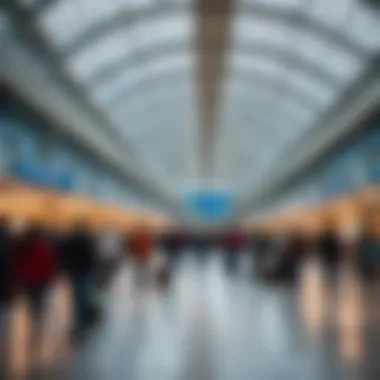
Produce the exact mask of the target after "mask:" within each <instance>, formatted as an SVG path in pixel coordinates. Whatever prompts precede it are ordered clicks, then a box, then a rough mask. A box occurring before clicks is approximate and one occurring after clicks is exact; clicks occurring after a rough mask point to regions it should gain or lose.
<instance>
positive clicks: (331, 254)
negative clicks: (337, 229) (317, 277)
mask: <svg viewBox="0 0 380 380" xmlns="http://www.w3.org/2000/svg"><path fill="white" fill-rule="evenodd" d="M340 248H341V247H340V242H339V238H338V237H337V236H336V235H335V234H333V233H330V232H326V233H324V234H323V235H322V236H321V238H320V241H319V254H320V257H321V259H322V262H323V263H324V264H325V265H336V264H338V262H339V258H340Z"/></svg>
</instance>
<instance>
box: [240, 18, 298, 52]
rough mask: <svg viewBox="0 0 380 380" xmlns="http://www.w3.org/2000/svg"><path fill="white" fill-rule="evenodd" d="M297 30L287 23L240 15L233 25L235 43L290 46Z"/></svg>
mask: <svg viewBox="0 0 380 380" xmlns="http://www.w3.org/2000/svg"><path fill="white" fill-rule="evenodd" d="M296 33H297V30H296V29H295V28H294V27H293V26H292V25H290V24H287V23H285V22H275V21H273V20H267V19H265V18H259V17H257V18H256V17H252V16H248V15H244V14H241V13H240V14H238V15H237V16H236V17H235V20H234V25H233V41H234V42H235V43H239V42H254V43H258V44H260V43H261V44H263V43H264V44H268V45H275V46H276V45H279V46H290V45H291V44H292V40H293V39H294V36H295V35H296Z"/></svg>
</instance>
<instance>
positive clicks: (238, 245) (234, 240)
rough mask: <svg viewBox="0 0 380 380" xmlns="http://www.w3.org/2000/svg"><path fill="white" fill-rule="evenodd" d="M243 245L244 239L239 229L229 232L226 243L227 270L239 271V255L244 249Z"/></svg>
mask: <svg viewBox="0 0 380 380" xmlns="http://www.w3.org/2000/svg"><path fill="white" fill-rule="evenodd" d="M243 244H244V237H243V234H242V233H241V231H240V230H239V229H237V228H233V229H231V230H230V231H228V232H227V234H226V236H225V241H224V249H225V253H226V265H227V269H229V270H235V269H237V266H238V263H239V253H240V251H241V249H242V248H243Z"/></svg>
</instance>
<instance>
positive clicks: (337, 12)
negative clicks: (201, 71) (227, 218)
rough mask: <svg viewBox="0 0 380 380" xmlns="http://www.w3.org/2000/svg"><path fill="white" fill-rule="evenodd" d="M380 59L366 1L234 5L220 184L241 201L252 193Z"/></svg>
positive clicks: (379, 25)
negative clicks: (229, 186)
mask: <svg viewBox="0 0 380 380" xmlns="http://www.w3.org/2000/svg"><path fill="white" fill-rule="evenodd" d="M379 51H380V16H379V13H376V12H374V11H373V9H370V8H369V7H368V6H366V5H365V4H364V2H363V1H358V0H334V1H330V0H239V1H237V6H236V9H235V16H234V22H233V32H232V43H231V46H230V51H229V57H228V76H227V79H226V83H225V85H224V106H223V115H222V116H221V131H220V134H219V142H218V146H219V150H218V157H219V159H218V160H217V162H218V163H219V168H218V174H219V176H220V177H222V178H224V179H225V182H226V183H228V184H233V187H234V189H235V190H236V191H238V192H239V193H240V194H242V193H245V192H248V191H252V189H253V187H254V185H255V183H257V182H261V181H262V180H263V179H264V177H265V176H266V175H267V173H268V170H269V169H270V168H273V167H274V166H275V165H276V163H277V162H278V161H277V160H281V159H284V158H285V159H286V152H287V150H288V149H289V148H290V147H294V143H295V142H296V141H297V139H300V138H301V137H302V135H303V134H304V133H305V132H306V131H307V130H309V129H311V128H314V127H315V128H318V127H323V126H319V123H318V122H319V121H320V120H321V117H322V116H323V115H325V114H326V112H327V111H328V110H329V109H331V108H332V107H334V105H336V104H337V103H338V100H339V99H340V98H341V97H342V96H343V94H344V93H345V92H346V91H347V90H348V89H349V88H350V86H352V84H353V83H354V82H355V81H356V80H357V79H358V78H359V77H360V75H362V74H363V73H364V71H365V70H366V68H367V67H368V64H369V62H370V61H371V59H372V57H374V56H375V55H376V54H378V53H379ZM241 82H243V85H242V84H241ZM244 84H246V85H244ZM247 84H249V86H248V85H247ZM247 87H250V88H249V89H248V88H247ZM232 157H233V159H231V158H232Z"/></svg>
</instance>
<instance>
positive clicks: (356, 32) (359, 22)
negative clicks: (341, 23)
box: [345, 3, 380, 52]
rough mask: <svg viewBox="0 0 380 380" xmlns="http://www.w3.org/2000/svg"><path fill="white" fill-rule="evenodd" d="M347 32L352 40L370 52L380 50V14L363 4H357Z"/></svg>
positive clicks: (347, 26)
mask: <svg viewBox="0 0 380 380" xmlns="http://www.w3.org/2000/svg"><path fill="white" fill-rule="evenodd" d="M345 30H346V33H347V34H348V35H349V36H350V37H351V38H353V39H354V40H355V41H356V42H357V43H359V44H360V45H362V46H364V47H366V48H367V49H369V50H370V51H373V52H376V51H379V50H380V12H375V11H374V10H373V9H370V8H369V7H366V6H365V5H364V4H362V3H356V4H355V10H354V12H353V14H352V17H351V19H350V23H349V24H347V25H346V28H345Z"/></svg>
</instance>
